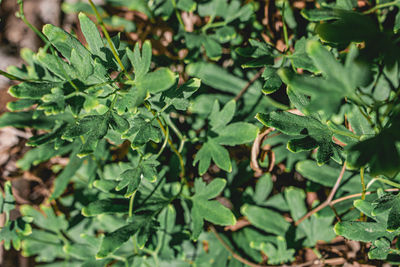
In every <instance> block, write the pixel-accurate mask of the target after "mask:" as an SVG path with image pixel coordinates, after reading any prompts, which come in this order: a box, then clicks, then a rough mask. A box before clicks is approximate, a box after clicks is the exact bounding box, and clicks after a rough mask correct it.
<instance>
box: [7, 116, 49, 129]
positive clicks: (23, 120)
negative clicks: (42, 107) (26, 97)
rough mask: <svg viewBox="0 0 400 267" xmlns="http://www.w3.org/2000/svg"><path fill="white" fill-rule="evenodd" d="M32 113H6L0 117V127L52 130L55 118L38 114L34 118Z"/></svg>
mask: <svg viewBox="0 0 400 267" xmlns="http://www.w3.org/2000/svg"><path fill="white" fill-rule="evenodd" d="M34 115H35V113H34V111H22V112H6V113H4V114H2V115H1V116H0V127H6V126H12V127H17V128H24V127H31V128H34V129H43V130H47V129H52V128H53V127H54V122H55V118H56V117H53V116H44V115H43V114H42V113H39V116H37V117H36V116H35V118H34V117H33V116H34Z"/></svg>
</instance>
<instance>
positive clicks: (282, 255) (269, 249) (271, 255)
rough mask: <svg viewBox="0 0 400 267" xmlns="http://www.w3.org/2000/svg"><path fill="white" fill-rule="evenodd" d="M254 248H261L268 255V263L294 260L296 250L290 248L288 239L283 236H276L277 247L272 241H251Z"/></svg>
mask: <svg viewBox="0 0 400 267" xmlns="http://www.w3.org/2000/svg"><path fill="white" fill-rule="evenodd" d="M250 246H251V247H252V248H255V249H258V250H261V251H262V252H264V253H265V255H267V256H268V264H283V263H285V262H290V261H293V260H294V257H293V256H294V254H295V252H296V251H295V250H294V249H293V248H291V249H288V248H287V245H286V240H285V238H284V237H282V236H277V237H276V247H275V246H274V245H272V244H271V243H264V242H254V241H252V242H250Z"/></svg>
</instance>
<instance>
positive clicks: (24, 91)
mask: <svg viewBox="0 0 400 267" xmlns="http://www.w3.org/2000/svg"><path fill="white" fill-rule="evenodd" d="M55 87H62V83H55V82H40V83H39V82H23V83H20V84H17V85H14V86H11V87H10V89H8V92H9V93H10V95H12V96H14V97H16V98H22V99H36V100H39V99H41V98H42V97H43V96H44V95H47V94H50V93H51V89H52V88H55Z"/></svg>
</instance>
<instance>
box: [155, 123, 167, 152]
mask: <svg viewBox="0 0 400 267" xmlns="http://www.w3.org/2000/svg"><path fill="white" fill-rule="evenodd" d="M166 130H167V131H166V134H165V138H164V142H163V144H162V146H161V148H160V151H158V153H157V156H156V158H158V157H159V156H160V155H161V153H162V152H163V151H164V149H165V147H166V146H167V143H168V138H169V127H166Z"/></svg>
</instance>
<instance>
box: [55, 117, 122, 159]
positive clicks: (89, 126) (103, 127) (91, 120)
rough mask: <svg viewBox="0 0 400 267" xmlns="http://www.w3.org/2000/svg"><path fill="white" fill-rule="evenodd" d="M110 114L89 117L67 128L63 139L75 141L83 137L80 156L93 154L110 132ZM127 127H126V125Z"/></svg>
mask: <svg viewBox="0 0 400 267" xmlns="http://www.w3.org/2000/svg"><path fill="white" fill-rule="evenodd" d="M109 121H110V119H109V114H108V113H106V114H104V115H88V116H85V117H83V118H82V119H80V120H79V121H77V123H76V124H72V125H70V126H68V127H67V129H66V130H65V133H64V134H63V135H62V139H65V140H69V141H73V140H74V138H76V137H78V136H82V137H83V141H84V143H83V145H82V147H81V150H80V151H79V153H78V156H85V155H87V154H90V153H92V152H93V151H94V150H95V149H96V147H97V143H98V142H99V140H101V139H102V138H103V137H104V136H105V135H106V134H107V131H108V124H109ZM125 126H126V125H125Z"/></svg>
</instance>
